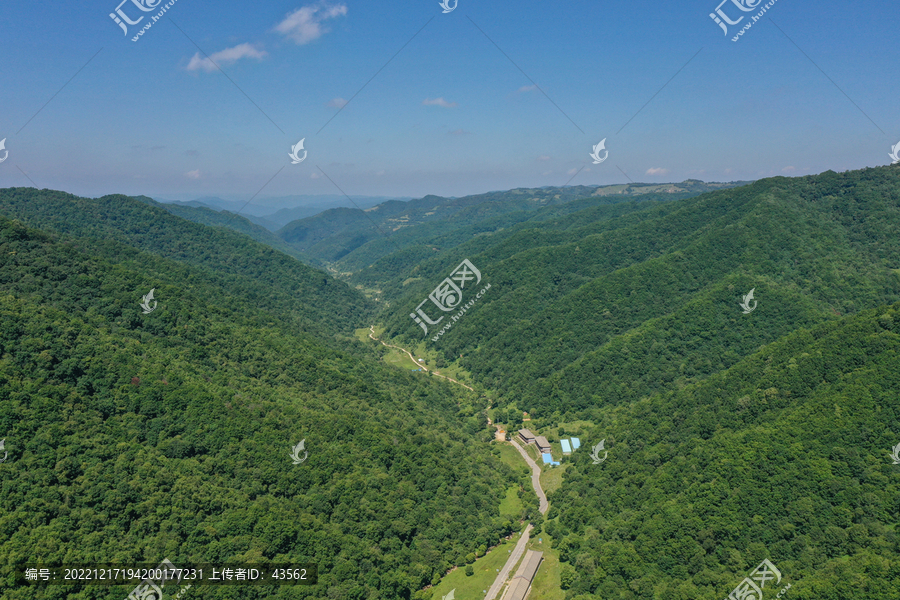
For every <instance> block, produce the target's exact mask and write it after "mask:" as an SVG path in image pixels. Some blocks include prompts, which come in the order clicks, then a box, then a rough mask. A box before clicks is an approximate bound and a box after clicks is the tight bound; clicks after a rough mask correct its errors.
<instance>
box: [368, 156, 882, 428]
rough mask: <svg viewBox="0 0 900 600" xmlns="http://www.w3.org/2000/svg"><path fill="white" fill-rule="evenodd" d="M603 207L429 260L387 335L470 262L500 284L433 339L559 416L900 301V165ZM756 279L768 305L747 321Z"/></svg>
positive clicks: (515, 394) (403, 326)
mask: <svg viewBox="0 0 900 600" xmlns="http://www.w3.org/2000/svg"><path fill="white" fill-rule="evenodd" d="M606 211H608V208H604V207H600V208H591V209H586V210H585V211H582V212H579V213H574V214H572V215H569V216H565V217H561V218H560V219H557V220H555V221H546V222H544V223H543V224H541V225H540V226H535V227H529V228H526V227H523V228H520V229H518V230H517V231H516V232H515V233H514V234H513V235H511V236H507V237H506V238H504V239H502V240H500V241H499V242H498V243H496V244H491V243H490V238H488V240H487V241H485V240H484V239H475V240H472V241H470V242H468V243H465V244H462V245H461V246H460V247H459V248H458V254H457V256H456V257H455V258H454V259H453V260H452V261H451V260H443V261H437V260H432V261H427V262H424V263H423V264H422V265H420V267H419V268H418V269H417V270H416V272H415V274H414V275H411V276H414V277H416V280H415V281H413V282H411V283H410V284H409V285H408V286H407V287H406V288H405V289H404V290H403V295H402V297H401V298H400V299H398V300H397V301H396V302H395V303H394V304H393V305H392V306H390V307H388V308H387V309H385V312H384V321H385V323H386V324H387V326H388V328H389V331H391V332H392V333H393V334H394V335H396V336H402V337H404V338H405V339H407V340H408V341H409V342H411V343H414V342H417V341H421V340H423V338H424V337H425V336H424V335H423V332H422V329H421V328H419V326H417V325H416V323H414V322H413V320H412V319H410V317H409V313H410V312H412V310H413V309H414V308H415V307H416V306H417V305H418V304H419V303H420V302H421V301H422V300H424V299H425V298H427V296H428V293H429V292H430V291H431V290H432V289H434V286H436V285H437V284H439V283H440V282H441V280H442V279H443V278H444V277H447V276H448V275H449V273H450V271H451V270H452V269H453V268H454V267H455V266H456V265H457V264H458V263H459V261H461V260H462V259H463V258H468V259H470V260H471V261H472V262H473V264H474V265H475V266H476V267H477V268H478V269H480V271H481V273H482V274H483V276H484V277H485V283H488V282H489V283H491V285H492V288H491V290H490V291H489V293H487V294H485V296H484V297H483V298H482V299H480V300H479V301H478V304H477V307H475V308H473V309H471V310H470V311H469V312H467V313H466V315H465V317H464V318H462V319H460V320H459V322H458V323H456V324H454V326H453V329H452V332H448V333H447V334H446V335H444V336H442V337H441V338H440V341H439V343H436V342H433V341H432V339H431V338H430V337H428V338H426V341H425V343H426V345H432V344H434V345H435V348H436V349H437V350H438V351H440V352H442V353H443V354H444V355H445V356H447V357H448V358H453V357H458V356H460V355H463V356H464V358H463V359H462V360H461V362H460V364H461V365H462V366H464V367H465V368H466V369H467V370H469V371H470V372H471V373H472V374H473V375H474V376H475V378H476V380H478V381H480V382H482V383H483V384H484V385H485V386H486V387H489V388H491V389H493V390H495V391H497V392H499V393H500V394H501V396H502V397H503V398H505V399H506V401H508V402H515V403H517V405H518V407H519V408H521V409H523V410H528V411H529V412H532V413H534V414H535V415H537V416H538V417H548V418H550V417H551V416H553V415H555V417H554V418H558V417H560V416H564V415H566V414H569V415H572V416H574V415H576V414H579V413H583V412H590V408H591V407H593V406H597V405H599V404H601V403H602V404H607V403H614V404H617V403H622V402H630V401H634V400H639V399H640V398H642V397H645V396H647V395H648V394H650V393H653V392H657V391H662V390H666V389H674V388H676V387H678V386H683V385H685V384H687V383H690V382H692V381H697V380H700V379H703V378H705V377H707V376H709V375H711V374H712V373H715V372H718V371H721V370H723V369H725V368H728V367H730V366H732V365H734V364H735V363H737V361H738V360H740V359H741V358H742V357H744V356H748V355H749V354H750V353H752V352H754V351H755V350H756V349H757V348H759V346H760V345H762V344H765V343H768V342H771V341H774V340H776V339H778V338H780V337H782V336H784V335H786V334H788V333H790V332H791V331H793V330H794V329H796V328H797V327H802V326H807V325H810V324H813V323H818V322H822V321H825V320H829V319H836V318H837V317H838V316H839V315H841V314H846V313H850V312H857V311H859V310H862V309H866V308H870V307H875V306H878V305H882V304H889V303H893V302H896V301H898V300H900V277H898V275H897V273H898V271H896V269H898V268H900V236H898V232H900V169H896V168H881V169H867V170H865V171H858V172H849V173H844V174H837V173H826V174H823V175H819V176H814V177H804V178H797V179H787V178H774V179H767V180H763V181H759V182H757V183H754V184H752V185H749V186H745V187H741V188H736V189H732V190H724V191H719V192H713V193H709V194H704V195H702V196H698V197H696V198H691V199H686V200H681V201H678V202H669V203H662V204H656V205H651V206H647V207H646V208H644V209H643V210H638V211H635V212H631V213H630V214H620V215H616V216H615V217H614V218H607V217H608V213H607V212H606ZM601 216H602V217H603V218H598V217H601ZM454 261H455V262H454ZM751 289H755V298H756V300H757V301H758V302H759V309H757V310H756V311H755V312H754V313H752V314H751V315H743V314H742V313H741V310H740V307H739V303H740V301H741V298H742V297H743V296H744V295H745V294H747V293H748V292H749V291H750V290H751ZM466 300H469V298H466ZM429 304H430V303H429ZM432 309H433V310H432V312H433V313H434V314H433V315H432V318H436V317H437V316H438V314H437V313H439V312H440V311H437V309H434V307H432ZM447 314H454V313H447ZM432 335H433V334H432Z"/></svg>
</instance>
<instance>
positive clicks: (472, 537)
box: [0, 200, 536, 600]
mask: <svg viewBox="0 0 900 600" xmlns="http://www.w3.org/2000/svg"><path fill="white" fill-rule="evenodd" d="M73 202H75V203H77V202H78V201H74V200H73ZM191 231H192V230H191ZM224 239H225V247H226V248H227V244H228V240H229V238H224ZM214 240H215V238H214V237H213V238H210V239H209V240H208V241H210V242H211V241H214ZM220 250H222V251H224V248H222V249H220ZM0 257H2V260H0V324H2V327H0V430H2V432H3V437H5V439H6V449H7V451H8V452H9V459H8V460H7V461H6V462H4V463H3V464H2V465H0V485H2V489H3V491H4V493H3V494H2V497H0V507H2V508H0V532H2V536H0V553H2V554H3V556H5V557H6V560H5V562H4V564H3V566H2V567H0V596H2V597H3V598H10V599H11V600H16V599H25V598H29V599H38V600H44V599H62V598H82V599H94V598H97V599H99V598H108V597H110V596H109V594H110V593H111V592H112V593H114V594H115V595H116V596H117V597H119V596H121V597H124V596H125V595H127V594H128V593H129V592H130V591H131V589H132V588H133V587H134V585H131V586H119V587H118V588H104V587H99V588H98V587H86V588H84V589H77V588H76V589H75V590H73V589H71V588H66V587H52V586H51V587H46V588H37V589H34V588H25V587H21V586H18V585H16V584H15V583H14V579H13V566H14V565H23V564H25V563H29V562H30V563H33V562H44V561H46V562H47V563H51V562H59V563H64V564H74V563H98V562H103V563H107V562H117V563H120V564H129V563H131V564H133V563H138V562H152V563H154V564H156V563H158V562H159V561H161V560H162V559H163V558H166V557H168V558H169V559H170V560H171V561H173V563H175V564H176V565H179V564H181V565H183V564H192V563H193V564H199V563H221V562H225V561H233V562H255V563H258V562H260V561H265V560H269V561H274V562H281V563H287V562H292V563H304V562H312V563H315V564H317V565H318V567H319V574H320V575H319V581H320V583H319V585H318V586H314V587H297V588H289V589H285V590H282V592H280V593H281V594H282V597H286V598H326V597H342V598H367V597H374V596H380V597H391V598H401V597H402V598H409V597H410V595H411V594H412V593H413V592H415V591H416V590H418V589H421V588H422V587H424V586H425V585H427V584H428V583H430V582H431V581H432V580H433V578H434V577H439V576H440V575H441V574H443V572H444V571H446V570H447V569H448V568H450V566H451V565H453V564H459V563H460V562H464V561H465V556H466V555H467V554H469V553H473V552H476V551H477V549H478V548H479V546H486V545H492V544H494V543H496V541H497V540H498V539H499V538H500V537H501V536H503V535H506V534H508V533H509V532H510V530H511V528H512V523H511V521H510V520H509V517H504V518H501V516H500V515H499V514H498V509H497V507H498V506H499V505H500V502H501V500H502V499H503V497H504V496H505V491H506V488H508V486H509V484H510V483H513V482H515V481H517V477H516V476H514V474H513V473H512V472H511V470H510V469H509V468H508V467H506V466H505V465H503V463H502V462H500V461H499V460H497V459H496V458H495V457H494V456H493V455H492V454H491V453H490V452H489V450H488V448H487V446H486V445H480V444H474V445H473V444H472V443H471V437H472V436H475V435H477V434H478V432H479V431H480V430H481V429H482V428H483V427H484V424H485V422H484V417H483V416H481V417H478V416H477V415H476V412H475V411H473V410H471V409H470V408H467V407H469V405H470V403H471V398H469V397H468V396H465V395H464V394H462V393H461V391H460V390H462V388H447V386H446V385H443V384H441V383H438V382H436V381H433V380H431V379H430V378H425V377H416V376H414V375H412V374H410V373H409V372H400V371H397V370H395V369H391V368H389V367H386V366H383V365H381V364H379V363H378V362H377V361H376V360H375V358H376V356H374V355H372V354H371V352H370V351H366V350H365V349H364V348H359V347H354V348H351V349H350V350H351V351H350V352H343V351H339V350H335V349H334V348H331V347H330V346H329V345H326V343H325V342H327V341H328V340H327V339H326V340H322V341H320V340H317V339H316V338H314V337H312V336H311V335H310V334H308V333H304V332H301V331H299V330H297V329H295V328H292V327H290V323H289V322H285V321H283V320H282V316H280V315H279V314H278V311H277V310H276V311H275V312H272V313H268V312H266V311H265V310H263V309H261V308H260V307H259V305H258V303H257V302H256V298H255V297H252V296H239V295H236V294H234V293H232V292H230V291H226V289H225V288H222V287H217V285H216V283H215V282H213V281H209V280H208V278H207V273H206V271H205V269H203V268H202V267H199V266H194V265H191V264H188V263H180V262H177V261H175V260H173V259H171V258H164V257H161V256H158V255H154V254H151V253H147V252H142V251H139V250H137V249H134V248H131V247H129V246H127V245H125V244H123V243H122V242H119V241H113V240H99V239H97V238H88V239H82V238H72V237H71V236H69V235H66V236H61V235H59V234H50V233H46V232H42V231H39V230H34V229H30V228H27V227H25V226H24V225H22V224H21V223H19V222H16V221H11V220H8V219H6V218H0ZM235 259H236V260H237V259H238V257H237V256H235ZM252 259H253V258H252V256H251V258H250V259H249V260H252ZM149 281H156V282H158V283H157V285H158V286H159V288H158V289H159V295H158V299H159V305H158V306H157V308H156V309H155V310H154V311H153V312H152V313H150V314H142V311H141V310H140V308H139V307H138V299H139V295H138V294H139V291H140V290H143V289H144V288H145V286H147V285H148V283H149ZM224 296H228V297H229V302H227V303H221V302H219V301H218V300H219V299H220V298H222V297H224ZM275 308H276V309H277V308H278V307H277V306H276V307H275ZM460 406H462V409H463V410H462V412H460ZM301 439H305V440H306V448H307V450H308V451H309V457H308V460H306V461H305V462H304V463H303V464H302V465H293V464H291V460H290V457H289V452H290V449H291V447H292V446H293V445H295V444H296V443H297V442H299V441H300V440H301ZM498 482H503V483H502V484H501V485H500V486H499V487H495V486H496V484H497V483H498ZM523 485H524V484H523ZM535 510H536V509H535ZM523 516H524V515H523ZM126 587H127V589H125V588H126ZM270 592H271V590H269V589H267V588H241V597H242V598H250V599H252V598H265V597H269V594H270ZM196 593H202V594H203V595H202V597H204V598H223V599H225V598H232V597H233V590H231V589H230V588H212V589H204V590H202V592H201V591H200V590H197V592H196Z"/></svg>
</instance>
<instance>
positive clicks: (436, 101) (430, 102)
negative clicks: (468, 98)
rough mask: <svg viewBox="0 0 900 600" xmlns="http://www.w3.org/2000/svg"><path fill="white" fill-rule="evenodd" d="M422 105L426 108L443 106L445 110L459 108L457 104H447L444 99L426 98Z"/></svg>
mask: <svg viewBox="0 0 900 600" xmlns="http://www.w3.org/2000/svg"><path fill="white" fill-rule="evenodd" d="M422 104H424V105H425V106H441V107H443V108H456V107H457V106H459V105H458V104H457V103H456V102H447V101H446V100H444V99H443V98H434V99H432V98H425V99H424V100H422Z"/></svg>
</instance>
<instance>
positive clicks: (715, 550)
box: [546, 304, 900, 600]
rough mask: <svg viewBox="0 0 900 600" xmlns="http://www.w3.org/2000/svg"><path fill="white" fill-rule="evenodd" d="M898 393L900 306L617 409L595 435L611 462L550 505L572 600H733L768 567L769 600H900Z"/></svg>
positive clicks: (603, 416)
mask: <svg viewBox="0 0 900 600" xmlns="http://www.w3.org/2000/svg"><path fill="white" fill-rule="evenodd" d="M759 310H762V306H760V309H759ZM898 390H900V304H895V305H893V306H891V307H882V308H878V309H872V310H866V311H862V312H861V313H859V314H857V315H853V316H849V317H845V318H842V319H840V320H838V321H836V322H831V323H825V324H822V325H819V326H816V327H813V328H809V329H807V328H801V329H798V330H797V331H795V332H793V333H791V334H789V335H787V336H785V337H784V338H783V339H781V340H779V341H777V342H774V343H772V344H769V345H767V346H766V347H765V348H763V349H761V350H759V351H758V352H754V353H753V354H752V355H751V356H749V357H747V358H745V359H743V360H741V361H740V362H738V363H737V364H735V365H734V366H732V367H731V368H730V369H727V370H726V371H724V372H723V373H719V374H715V375H712V376H711V377H709V378H708V379H707V380H706V381H703V382H701V383H698V384H693V385H688V386H686V387H684V388H683V389H680V390H678V391H673V392H666V393H664V394H660V395H654V396H651V397H649V398H647V399H644V400H640V401H638V402H634V403H632V404H628V405H621V406H615V405H612V404H604V405H602V406H601V407H599V408H598V410H597V411H596V419H597V426H596V428H592V429H591V430H590V431H589V432H588V435H590V437H591V439H594V440H599V439H602V438H605V440H606V448H607V449H608V451H609V456H608V459H607V460H606V461H605V462H603V463H602V464H600V465H594V464H592V460H591V458H590V457H589V456H588V455H587V453H585V452H577V453H575V454H574V455H573V456H572V457H571V459H568V458H566V459H563V460H565V461H569V460H571V461H572V463H573V465H572V466H571V467H570V468H569V469H568V470H567V471H566V481H565V484H564V486H563V487H562V488H561V489H560V490H559V491H557V492H556V493H555V494H552V495H551V498H550V501H551V502H552V504H553V506H554V508H553V509H551V512H550V515H549V516H550V517H551V518H552V519H553V520H551V521H549V522H548V523H547V524H546V529H547V531H548V533H551V535H553V536H554V538H555V540H557V541H556V542H555V543H556V546H557V549H558V550H559V552H560V558H561V559H562V560H564V561H567V562H568V567H564V568H563V571H564V576H563V579H564V580H565V581H566V587H568V588H569V591H568V594H569V596H570V597H572V596H574V597H577V598H603V599H606V598H676V599H685V600H687V599H692V600H720V599H721V598H723V597H725V596H727V594H728V592H730V591H731V590H732V589H735V588H736V587H737V586H738V584H739V583H740V581H741V580H742V579H743V578H744V577H746V576H747V573H749V572H750V570H751V569H752V568H753V567H755V566H756V565H757V564H758V563H760V562H761V561H762V560H763V559H765V558H768V559H771V561H772V562H773V563H774V564H775V565H776V567H777V568H778V570H779V571H780V572H781V575H782V578H783V579H782V581H781V584H780V585H778V586H775V587H774V588H773V589H771V591H769V588H771V587H772V584H773V583H774V582H770V585H769V586H768V587H767V588H766V591H765V598H770V597H771V598H774V597H775V594H776V592H777V591H778V590H779V589H781V588H783V587H784V586H785V585H787V584H791V588H790V590H789V591H788V592H787V597H789V598H792V599H794V600H822V599H829V600H830V599H834V600H838V599H839V600H873V599H884V600H888V599H890V598H900V536H898V535H897V531H896V525H897V516H898V514H900V465H897V464H892V460H891V458H890V450H891V448H892V447H893V446H895V445H897V444H898V443H900V402H898V400H897V392H898ZM585 594H586V595H585Z"/></svg>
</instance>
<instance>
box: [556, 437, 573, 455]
mask: <svg viewBox="0 0 900 600" xmlns="http://www.w3.org/2000/svg"><path fill="white" fill-rule="evenodd" d="M559 443H560V445H562V451H563V452H565V453H566V454H569V453H570V452H572V447H571V446H570V445H569V440H559Z"/></svg>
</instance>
